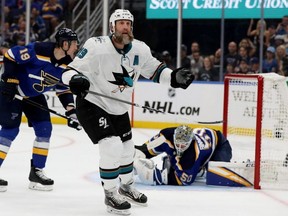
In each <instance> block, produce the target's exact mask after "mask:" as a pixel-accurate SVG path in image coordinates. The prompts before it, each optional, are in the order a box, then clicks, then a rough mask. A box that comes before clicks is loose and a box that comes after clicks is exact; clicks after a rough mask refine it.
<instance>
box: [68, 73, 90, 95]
mask: <svg viewBox="0 0 288 216" xmlns="http://www.w3.org/2000/svg"><path fill="white" fill-rule="evenodd" d="M69 86H70V90H71V92H72V93H73V94H75V95H77V96H79V97H81V98H85V96H86V95H87V90H89V87H90V82H89V80H88V78H87V77H86V76H84V75H83V74H77V75H74V76H73V77H72V78H71V80H70V82H69Z"/></svg>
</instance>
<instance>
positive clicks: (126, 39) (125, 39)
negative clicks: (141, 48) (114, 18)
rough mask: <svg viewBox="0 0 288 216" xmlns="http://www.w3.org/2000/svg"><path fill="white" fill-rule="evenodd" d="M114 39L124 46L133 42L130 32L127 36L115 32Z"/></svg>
mask: <svg viewBox="0 0 288 216" xmlns="http://www.w3.org/2000/svg"><path fill="white" fill-rule="evenodd" d="M114 38H115V41H116V42H117V43H123V44H125V45H126V44H129V43H131V42H132V41H133V39H134V35H133V33H132V32H128V33H127V34H122V33H119V32H117V31H115V33H114Z"/></svg>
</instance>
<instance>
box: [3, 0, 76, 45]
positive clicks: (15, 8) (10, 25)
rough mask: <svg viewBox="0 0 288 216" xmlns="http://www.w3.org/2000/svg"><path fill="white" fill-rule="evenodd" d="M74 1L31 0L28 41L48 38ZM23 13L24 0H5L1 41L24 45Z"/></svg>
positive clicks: (24, 11) (24, 26) (24, 18)
mask: <svg viewBox="0 0 288 216" xmlns="http://www.w3.org/2000/svg"><path fill="white" fill-rule="evenodd" d="M75 3H76V0H31V11H30V13H31V14H30V33H29V35H30V41H31V42H34V41H43V40H45V39H47V38H49V36H50V35H51V34H52V33H53V32H54V31H55V27H56V26H57V25H58V24H59V23H60V22H61V21H63V20H64V18H65V15H66V13H68V12H69V11H70V10H69V9H71V8H72V7H73V5H74V4H75ZM64 8H65V10H64ZM25 13H26V1H24V0H5V7H4V16H5V25H4V28H3V31H4V34H3V35H4V37H3V38H1V40H2V42H5V43H6V44H9V45H10V46H14V45H25V37H26V16H25Z"/></svg>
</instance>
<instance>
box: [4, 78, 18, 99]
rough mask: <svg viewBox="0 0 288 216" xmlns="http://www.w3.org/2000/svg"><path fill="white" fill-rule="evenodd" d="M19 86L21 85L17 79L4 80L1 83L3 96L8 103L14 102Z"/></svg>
mask: <svg viewBox="0 0 288 216" xmlns="http://www.w3.org/2000/svg"><path fill="white" fill-rule="evenodd" d="M17 85H19V80H18V79H17V78H6V79H3V80H2V81H1V94H3V95H4V96H5V97H6V98H7V99H8V101H12V100H13V99H14V97H15V95H16V93H17Z"/></svg>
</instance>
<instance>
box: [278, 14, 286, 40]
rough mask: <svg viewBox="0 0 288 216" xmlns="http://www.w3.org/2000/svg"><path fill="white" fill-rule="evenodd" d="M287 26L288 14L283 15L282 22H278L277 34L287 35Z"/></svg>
mask: <svg viewBox="0 0 288 216" xmlns="http://www.w3.org/2000/svg"><path fill="white" fill-rule="evenodd" d="M286 26H288V15H285V16H283V17H282V21H281V23H279V24H278V26H277V29H276V35H285V34H287V31H286Z"/></svg>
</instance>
